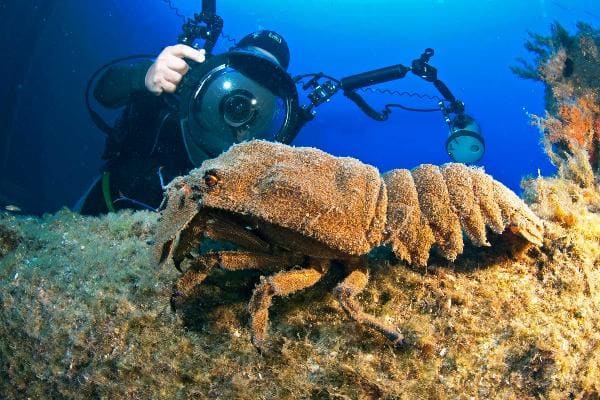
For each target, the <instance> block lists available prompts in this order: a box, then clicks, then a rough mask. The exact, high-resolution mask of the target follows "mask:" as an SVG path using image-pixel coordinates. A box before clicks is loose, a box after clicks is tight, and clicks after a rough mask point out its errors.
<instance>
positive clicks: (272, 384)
mask: <svg viewBox="0 0 600 400" xmlns="http://www.w3.org/2000/svg"><path fill="white" fill-rule="evenodd" d="M528 182H529V184H528V185H527V190H526V194H527V198H528V200H529V201H530V202H531V205H532V208H533V209H534V210H535V212H536V213H538V215H540V216H542V217H543V218H544V220H545V221H546V222H545V223H546V225H547V227H548V229H547V231H548V234H547V236H546V238H545V239H544V246H543V247H542V248H541V250H537V249H536V248H529V249H523V248H521V247H519V246H516V245H515V244H514V243H513V242H511V241H510V240H509V241H506V240H504V239H502V237H500V236H496V235H494V234H492V233H488V237H487V240H488V241H489V242H490V244H491V245H492V247H491V249H486V250H485V251H484V250H483V249H478V248H475V247H469V246H467V247H466V248H465V253H464V254H463V255H462V256H460V257H459V258H457V260H456V261H455V262H453V263H448V262H447V261H444V260H443V259H441V258H435V257H434V258H433V259H432V260H431V261H430V263H429V266H428V270H427V271H426V272H425V271H423V270H420V269H419V270H415V269H412V268H410V267H409V266H407V265H405V264H403V263H398V262H397V261H396V260H394V259H393V258H388V257H385V253H384V254H383V255H382V254H377V257H373V258H372V259H371V261H370V262H371V282H372V286H371V287H369V288H368V289H367V290H366V291H365V292H364V295H363V296H362V298H361V302H362V303H363V304H364V305H365V307H366V309H367V311H369V312H377V313H378V316H379V317H381V318H384V319H386V320H388V321H389V322H390V323H394V324H396V325H398V326H400V327H401V328H402V329H403V331H404V332H406V333H407V339H408V344H407V345H406V346H405V347H403V348H399V349H398V348H393V347H391V346H389V343H387V341H386V340H385V339H384V338H381V337H377V336H374V335H372V334H371V332H368V331H363V330H362V329H360V328H359V327H358V326H356V325H355V324H353V323H351V322H349V321H348V320H347V319H346V318H345V317H344V316H343V314H342V313H336V312H331V308H335V307H338V306H337V303H336V302H335V301H334V299H333V298H332V297H331V295H330V294H329V293H330V291H331V288H332V287H333V286H334V285H335V283H336V282H337V281H338V280H339V276H336V275H335V274H336V272H335V269H334V270H332V272H331V276H330V277H328V278H326V279H325V280H324V281H323V282H321V283H319V284H318V285H317V286H316V287H315V288H313V289H310V290H307V291H306V292H303V293H299V294H297V295H294V296H292V297H291V298H289V299H286V300H285V301H275V303H274V305H273V308H272V316H273V319H272V326H271V335H272V337H273V339H274V340H275V341H276V343H277V345H278V346H277V350H276V351H275V353H274V354H267V355H264V356H263V355H260V354H258V353H257V352H256V350H255V349H254V347H252V345H251V344H250V340H249V329H248V327H247V323H246V321H247V314H246V310H245V305H246V303H247V301H248V299H249V297H250V293H251V290H252V288H253V287H254V285H255V283H256V282H257V280H258V276H257V275H254V274H240V273H219V274H216V276H213V277H211V278H210V279H209V280H208V281H207V282H206V283H205V285H204V286H202V287H201V288H199V289H198V299H197V300H195V301H194V302H193V303H191V304H189V305H188V306H187V307H186V309H185V312H183V313H181V315H180V314H175V313H172V312H171V310H170V309H169V296H170V294H171V285H172V284H173V282H174V281H175V278H176V272H175V271H173V270H172V269H164V270H163V269H157V268H156V267H155V264H154V263H153V262H151V260H150V258H151V257H150V255H149V253H150V251H149V250H150V248H151V246H152V242H151V241H152V236H153V235H152V233H153V231H154V229H155V224H156V216H155V215H153V214H149V213H145V212H137V213H127V212H125V213H119V214H111V215H108V216H105V217H102V218H91V217H82V216H78V215H75V214H72V213H70V212H68V211H61V212H59V213H58V214H56V215H52V216H46V217H44V218H42V219H37V218H25V217H18V216H11V215H6V214H3V215H2V216H1V218H0V225H2V226H4V227H7V228H9V229H11V230H12V231H14V232H16V233H17V234H18V235H19V236H20V237H21V238H22V240H21V241H20V242H19V244H18V247H16V248H14V249H13V250H12V251H11V252H10V253H8V254H7V255H6V256H5V257H4V258H3V259H2V260H0V314H1V320H2V324H1V325H0V396H1V397H3V398H6V399H13V398H14V399H20V398H27V397H30V398H75V399H89V398H156V399H172V398H199V399H203V398H266V399H269V398H283V399H297V398H316V399H319V398H366V399H368V398H438V399H445V398H447V399H455V398H468V397H473V398H515V399H527V398H557V399H558V398H569V397H570V398H596V397H598V396H599V395H600V386H599V382H600V372H599V371H600V348H599V343H600V336H599V335H600V334H599V333H598V332H599V329H598V327H599V326H600V292H599V290H598V289H599V288H598V284H597V282H599V281H600V259H599V257H600V255H599V254H598V253H599V249H598V246H597V243H598V242H599V241H600V231H599V230H598V227H599V226H600V214H599V213H598V210H600V195H599V193H598V189H597V187H592V188H581V187H580V186H579V185H577V184H576V183H572V182H570V181H566V180H564V179H561V178H536V179H533V180H531V181H528ZM473 382H476V384H473Z"/></svg>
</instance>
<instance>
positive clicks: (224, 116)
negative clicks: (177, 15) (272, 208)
mask: <svg viewBox="0 0 600 400" xmlns="http://www.w3.org/2000/svg"><path fill="white" fill-rule="evenodd" d="M215 12H216V7H215V1H214V0H213V1H208V0H203V2H202V12H201V13H200V14H195V15H194V18H193V19H188V20H187V21H186V22H185V23H184V25H183V32H182V34H181V35H180V36H179V42H180V43H183V44H186V45H188V46H194V42H195V41H196V40H197V39H204V45H203V47H204V49H205V50H206V55H207V60H206V61H205V62H204V63H201V64H200V63H194V62H191V61H188V63H190V70H189V71H188V73H187V74H186V75H185V77H184V78H183V80H182V82H181V83H180V85H179V87H178V90H177V93H178V94H179V107H178V108H179V115H180V123H181V130H182V134H183V141H184V144H185V147H186V150H187V153H188V157H189V159H190V161H191V162H192V163H193V164H194V165H200V163H201V162H202V161H203V160H205V159H207V158H212V157H216V156H217V155H219V154H220V153H221V152H222V151H223V150H224V149H227V148H228V147H229V146H230V145H232V144H233V143H238V142H242V141H244V140H249V139H254V138H256V139H265V140H272V141H278V142H282V143H288V144H289V143H291V142H292V140H293V139H294V138H295V137H296V135H297V134H298V132H299V131H300V129H301V128H302V126H303V125H304V123H306V122H307V121H308V120H310V119H312V115H309V114H307V113H305V112H303V110H302V109H301V107H300V105H299V100H298V91H297V89H296V84H295V82H294V81H293V79H292V78H291V77H290V76H289V75H288V73H287V72H286V71H285V70H284V69H283V68H282V67H281V66H280V65H279V63H278V62H277V60H276V59H275V58H274V57H272V56H270V54H269V53H266V52H264V51H262V50H261V49H259V48H256V47H254V46H248V47H234V48H233V49H231V50H230V51H228V52H226V53H223V54H219V55H212V54H211V52H212V50H213V48H214V46H215V44H216V41H217V39H218V37H219V35H220V34H221V30H222V27H223V21H222V19H221V17H219V16H218V15H216V14H215Z"/></svg>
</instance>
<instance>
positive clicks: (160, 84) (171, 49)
mask: <svg viewBox="0 0 600 400" xmlns="http://www.w3.org/2000/svg"><path fill="white" fill-rule="evenodd" d="M205 54H206V52H205V51H204V49H200V50H197V49H194V48H193V47H190V46H186V45H184V44H176V45H175V46H168V47H165V48H164V49H163V51H162V52H161V53H160V54H159V55H158V57H157V58H156V61H155V62H154V64H152V66H150V68H149V69H148V73H147V74H146V78H145V85H146V89H148V90H149V91H150V92H152V93H154V94H155V95H157V96H158V95H160V94H161V93H163V92H167V93H173V92H175V90H177V85H179V82H181V79H183V76H184V75H185V74H187V72H188V71H189V69H190V66H189V65H188V64H187V63H186V62H185V61H184V59H186V58H187V59H190V60H193V61H195V62H197V63H202V62H204V60H205Z"/></svg>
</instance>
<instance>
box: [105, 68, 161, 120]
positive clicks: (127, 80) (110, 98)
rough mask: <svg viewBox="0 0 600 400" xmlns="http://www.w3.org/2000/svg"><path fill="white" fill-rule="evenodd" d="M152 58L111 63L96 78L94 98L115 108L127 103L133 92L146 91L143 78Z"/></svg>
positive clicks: (106, 105)
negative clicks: (111, 64)
mask: <svg viewBox="0 0 600 400" xmlns="http://www.w3.org/2000/svg"><path fill="white" fill-rule="evenodd" d="M152 64H153V62H152V60H141V61H137V62H134V63H129V64H124V65H123V64H120V65H113V66H112V67H110V68H108V69H107V70H106V72H105V73H104V74H102V76H100V78H99V79H98V83H97V84H96V87H95V88H94V98H95V99H96V100H97V101H98V102H99V103H100V104H102V105H103V106H104V107H109V108H116V107H120V106H122V105H124V104H125V103H127V101H128V100H129V98H130V97H131V95H133V94H134V93H143V92H148V89H147V88H146V85H145V78H146V73H147V72H148V69H149V68H150V67H151V66H152Z"/></svg>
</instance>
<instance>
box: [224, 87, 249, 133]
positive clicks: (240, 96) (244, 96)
mask: <svg viewBox="0 0 600 400" xmlns="http://www.w3.org/2000/svg"><path fill="white" fill-rule="evenodd" d="M221 104H222V112H223V118H224V119H225V122H227V124H229V125H230V126H232V127H236V128H237V127H239V126H242V125H244V124H246V123H248V122H249V121H250V120H252V118H253V117H254V115H255V114H256V99H255V98H254V97H253V96H252V94H251V93H250V92H247V91H245V90H239V91H234V92H232V93H231V94H229V95H228V96H226V97H225V98H224V99H223V101H222V103H221Z"/></svg>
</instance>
